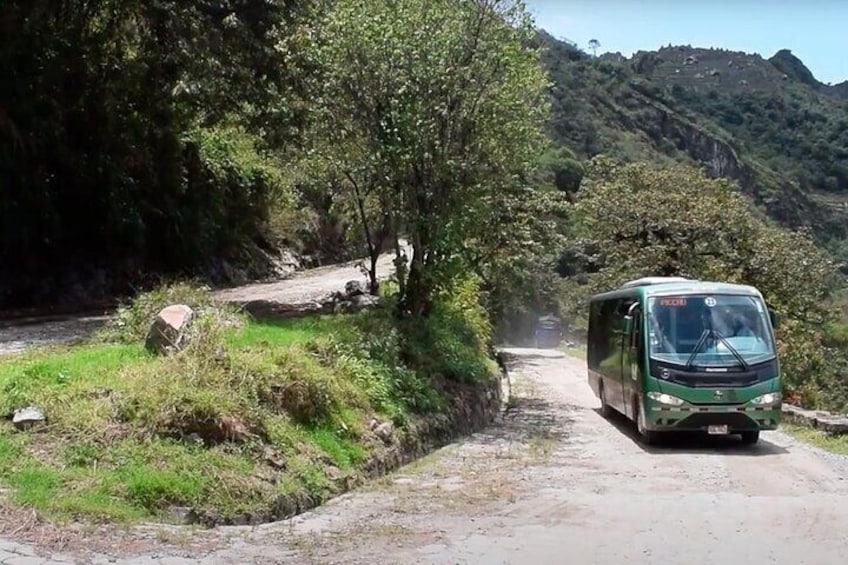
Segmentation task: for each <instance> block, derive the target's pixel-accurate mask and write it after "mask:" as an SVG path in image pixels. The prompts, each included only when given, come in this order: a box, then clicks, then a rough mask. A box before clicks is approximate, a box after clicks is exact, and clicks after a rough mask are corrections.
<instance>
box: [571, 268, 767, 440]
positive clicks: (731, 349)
mask: <svg viewBox="0 0 848 565" xmlns="http://www.w3.org/2000/svg"><path fill="white" fill-rule="evenodd" d="M776 325H777V315H776V314H775V312H774V311H773V310H772V309H770V308H769V307H768V306H767V305H766V303H765V301H764V300H763V297H762V295H761V293H760V292H759V291H758V290H757V289H756V288H754V287H752V286H746V285H737V284H726V283H719V282H707V281H697V280H690V279H686V278H682V277H645V278H641V279H637V280H634V281H630V282H628V283H626V284H624V285H622V286H621V287H620V288H618V289H616V290H612V291H610V292H605V293H602V294H597V295H595V296H592V297H591V299H590V301H589V331H588V336H587V337H588V339H587V343H588V351H587V362H588V379H589V385H590V386H591V387H592V390H593V391H594V393H595V395H596V396H597V397H598V398H599V399H600V402H601V411H602V414H603V415H604V417H608V416H610V415H611V414H612V412H613V411H616V412H620V413H621V414H623V415H624V416H625V417H627V418H629V419H630V420H632V421H634V422H635V423H636V429H637V430H638V432H639V435H640V437H641V439H642V441H643V442H644V443H646V444H653V443H656V441H657V440H658V439H660V437H661V436H662V435H663V433H665V432H674V431H705V432H707V433H709V434H714V435H727V434H739V435H741V437H742V441H743V442H744V443H747V444H754V443H756V442H757V441H758V440H759V437H760V430H774V429H776V428H777V427H778V425H779V423H780V412H781V390H782V389H781V377H780V365H779V363H778V359H777V347H776V344H775V338H774V328H775V327H776Z"/></svg>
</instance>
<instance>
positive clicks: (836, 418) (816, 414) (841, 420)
mask: <svg viewBox="0 0 848 565" xmlns="http://www.w3.org/2000/svg"><path fill="white" fill-rule="evenodd" d="M782 411H783V417H784V419H785V420H786V421H788V422H792V423H794V424H800V425H802V426H808V427H811V428H814V429H817V430H822V431H823V432H826V433H828V434H832V435H842V434H846V433H848V417H845V416H843V415H840V414H832V413H830V412H826V411H823V410H805V409H804V408H801V407H799V406H793V405H791V404H784V405H783V408H782Z"/></svg>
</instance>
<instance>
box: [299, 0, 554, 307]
mask: <svg viewBox="0 0 848 565" xmlns="http://www.w3.org/2000/svg"><path fill="white" fill-rule="evenodd" d="M531 24H532V22H531V20H530V18H529V16H528V15H527V13H526V11H525V9H524V6H523V4H522V3H521V2H518V1H512V0H475V1H463V0H436V1H427V0H396V1H389V0H377V1H374V2H369V3H367V9H366V8H365V5H364V4H363V2H361V1H358V0H339V1H337V2H335V3H334V4H333V6H332V9H330V10H329V12H328V14H327V17H326V20H325V21H324V24H323V26H322V29H321V30H320V34H319V38H318V43H319V44H320V45H321V47H320V49H319V53H320V55H319V59H320V60H321V63H322V69H323V75H322V77H323V80H324V81H325V85H326V90H325V91H324V93H323V94H322V95H321V97H320V99H319V105H320V108H321V115H322V116H323V117H322V118H319V119H316V124H318V125H319V127H318V131H317V132H316V136H318V137H320V138H321V139H322V140H323V146H324V147H325V148H326V151H327V154H328V155H330V158H331V160H332V161H333V162H334V163H335V166H336V167H337V168H338V170H341V171H344V172H345V174H346V175H347V174H348V173H350V175H351V176H354V173H356V172H358V173H359V174H360V177H359V178H360V179H362V180H361V181H357V182H356V183H355V184H356V186H358V187H359V190H360V191H361V192H367V193H368V194H370V195H372V196H373V202H375V203H376V205H377V206H379V207H380V209H381V211H382V212H384V213H385V214H386V215H387V216H388V217H389V218H390V220H389V221H390V225H391V230H392V231H393V234H394V237H395V239H397V237H398V236H399V235H400V232H401V230H402V231H403V232H404V234H405V235H406V236H407V237H408V240H409V242H410V244H411V246H412V257H411V259H410V262H409V265H408V268H404V269H403V270H402V271H401V272H402V273H404V276H402V277H401V279H402V280H401V281H400V289H401V300H400V305H401V309H402V311H404V312H406V313H409V314H412V315H425V314H427V313H428V312H429V310H430V306H431V301H432V297H433V293H434V292H436V291H437V290H438V288H439V287H440V285H441V284H442V283H443V282H446V281H448V280H449V279H450V278H451V277H452V276H453V275H454V274H456V272H457V270H458V269H462V268H464V267H465V265H466V263H467V262H468V261H469V259H471V258H470V257H469V254H470V253H473V258H474V259H476V258H479V257H481V256H484V255H485V253H481V250H480V249H478V248H475V249H474V251H473V252H469V245H468V242H470V241H473V242H475V244H474V246H477V247H479V246H482V245H486V244H487V243H486V242H488V241H495V240H497V239H498V238H486V237H483V234H484V233H486V232H489V231H492V230H501V231H503V232H504V233H509V232H510V231H511V230H512V229H513V228H512V226H513V223H514V222H515V221H516V217H514V216H510V217H506V218H503V221H502V222H501V223H498V224H490V223H485V224H484V223H481V222H483V221H488V220H490V219H491V218H492V215H493V213H494V212H493V210H494V208H493V206H500V205H501V203H500V202H498V199H501V200H503V199H508V198H514V199H525V198H527V197H528V196H530V197H534V194H533V193H532V191H531V192H530V193H529V194H528V191H527V188H526V187H527V183H526V178H527V177H526V174H527V172H528V171H529V169H530V168H531V164H532V163H533V161H534V159H535V157H536V156H537V155H539V153H540V152H541V151H542V150H543V149H544V143H545V138H544V130H543V126H544V122H545V119H546V117H547V111H548V104H547V99H546V96H545V92H546V88H547V86H548V84H547V81H546V78H545V75H544V73H543V71H542V69H541V68H540V64H539V57H538V53H537V52H536V50H534V49H533V48H531V47H530V40H531V38H532V37H533V28H532V25H531ZM321 124H323V125H324V127H323V131H321V130H322V128H321V127H320V126H321ZM351 147H356V148H357V150H356V151H354V152H353V153H352V154H351V152H350V148H351ZM363 156H367V160H365V161H363ZM363 165H364V166H363ZM350 184H351V187H352V188H354V183H353V182H351V183H350ZM474 246H472V247H474Z"/></svg>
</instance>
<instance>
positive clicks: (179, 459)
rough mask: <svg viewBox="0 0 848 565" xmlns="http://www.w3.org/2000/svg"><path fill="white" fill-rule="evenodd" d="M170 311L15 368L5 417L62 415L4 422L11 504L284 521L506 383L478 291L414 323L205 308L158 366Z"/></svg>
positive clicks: (2, 383)
mask: <svg viewBox="0 0 848 565" xmlns="http://www.w3.org/2000/svg"><path fill="white" fill-rule="evenodd" d="M169 298H173V297H172V296H168V295H167V294H159V295H156V296H153V298H150V297H147V298H146V300H147V302H146V303H145V302H144V300H145V299H144V298H143V299H142V300H140V301H139V304H141V305H142V306H138V305H137V306H136V307H134V308H130V309H127V310H125V312H124V315H123V316H122V317H121V324H120V326H119V327H118V328H117V329H116V331H114V332H112V334H111V335H110V336H109V337H108V339H103V340H100V341H98V342H96V343H91V344H87V345H83V346H76V347H73V348H66V349H52V350H49V351H43V352H34V353H28V354H26V355H21V356H14V357H9V358H5V359H3V360H2V361H0V391H2V395H0V415H3V416H11V414H12V412H13V411H14V410H15V409H18V408H21V407H24V406H28V405H31V404H32V405H36V406H39V407H40V408H42V409H43V410H44V412H45V414H46V416H47V418H48V420H47V422H46V423H45V424H42V425H40V426H37V427H35V428H32V429H29V430H26V431H19V430H17V429H15V428H14V426H13V425H12V424H11V422H10V421H9V420H8V419H4V420H3V421H2V422H0V486H3V487H7V488H8V494H7V495H6V498H7V499H8V500H7V501H6V502H5V503H6V504H9V503H12V504H17V505H26V506H31V507H34V508H35V509H37V510H38V511H40V512H41V513H42V514H43V515H45V516H47V517H49V518H51V519H57V520H62V519H81V520H85V521H101V520H110V521H115V520H118V521H135V520H140V519H151V518H153V519H157V520H165V521H168V520H171V519H175V515H177V514H179V513H181V512H182V513H185V512H187V511H188V510H187V509H189V508H190V509H192V513H193V514H195V515H198V516H207V517H209V516H213V517H214V516H219V517H238V518H237V519H235V521H239V520H254V519H255V520H261V519H268V518H272V517H274V516H269V513H270V514H273V513H274V511H273V509H271V510H269V508H270V506H269V504H271V505H272V503H273V502H274V501H275V500H280V501H282V502H281V503H279V504H282V505H283V506H286V505H288V506H291V505H292V504H295V505H296V504H297V503H296V501H298V500H310V501H322V500H325V499H326V498H328V497H330V496H332V495H333V494H335V493H337V492H340V491H342V490H346V488H348V487H349V486H351V484H356V483H357V482H358V481H361V480H362V479H363V477H364V476H366V475H367V474H373V468H372V467H373V462H374V457H375V455H376V454H378V453H380V452H381V451H384V450H386V449H389V448H391V447H392V446H395V447H396V446H398V445H399V444H402V443H404V442H408V441H409V440H410V439H414V438H411V437H410V436H411V435H412V434H414V433H415V432H414V430H415V429H416V423H417V422H420V421H421V420H422V419H425V418H433V417H435V416H437V415H439V414H446V413H449V412H450V411H451V410H453V409H455V407H456V406H455V398H456V397H457V392H458V391H460V392H461V390H462V389H463V387H464V388H465V389H466V390H472V389H475V388H479V386H480V385H481V384H483V383H486V382H490V379H492V378H494V377H495V376H496V375H497V366H496V364H495V363H494V362H493V361H492V360H491V359H490V358H489V356H488V355H487V349H486V345H485V344H486V342H487V338H488V335H489V328H488V326H487V324H486V323H485V317H484V316H483V315H482V313H481V312H480V310H479V308H478V307H477V306H476V301H475V294H474V292H473V288H471V287H466V288H461V289H458V290H457V291H456V292H455V294H454V295H453V296H452V297H450V298H444V299H442V300H441V302H440V303H439V305H438V307H437V309H436V312H435V314H434V315H433V316H432V317H431V318H430V319H429V320H427V321H426V322H418V323H407V324H405V323H403V322H398V321H396V320H395V319H394V318H393V317H392V316H391V315H390V312H389V310H390V307H391V305H390V304H387V305H386V307H384V308H381V309H377V310H372V311H368V312H362V313H359V314H354V315H348V316H329V317H322V318H314V319H303V320H297V321H286V322H278V323H267V322H266V323H258V322H252V321H249V320H238V319H237V317H236V318H234V320H235V322H238V323H223V321H222V320H224V319H226V318H227V317H226V316H222V315H221V311H220V310H218V309H216V308H215V307H210V306H212V305H211V303H210V302H209V301H206V300H205V299H203V300H199V301H197V302H198V303H199V304H200V305H201V307H202V306H205V307H206V310H203V309H202V308H201V311H202V312H205V313H202V314H201V315H200V317H199V318H198V320H197V321H196V322H195V328H196V330H195V335H194V338H193V341H192V344H191V345H190V346H189V348H188V349H186V350H185V351H183V352H181V353H179V354H176V355H171V356H168V357H156V356H153V355H151V354H149V353H147V352H146V351H145V350H144V348H143V345H142V343H141V340H140V339H137V337H138V334H139V331H140V329H141V328H142V327H143V324H142V320H144V321H145V322H146V321H147V320H146V314H147V313H148V312H149V311H151V310H155V308H156V307H158V304H157V301H159V302H161V301H167V300H166V299H169ZM389 302H390V300H389ZM229 321H230V322H232V321H233V320H229ZM0 492H2V491H0ZM292 501H295V502H294V503H293V502H292ZM279 504H278V506H279ZM289 510H290V508H289ZM286 512H287V510H286V508H282V509H280V510H279V513H286ZM288 513H289V514H290V513H291V512H288ZM213 521H214V520H213Z"/></svg>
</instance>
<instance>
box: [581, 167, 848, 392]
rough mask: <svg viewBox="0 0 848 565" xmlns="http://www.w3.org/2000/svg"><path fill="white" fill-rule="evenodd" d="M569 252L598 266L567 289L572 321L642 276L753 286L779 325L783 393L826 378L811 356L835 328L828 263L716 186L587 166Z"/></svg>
mask: <svg viewBox="0 0 848 565" xmlns="http://www.w3.org/2000/svg"><path fill="white" fill-rule="evenodd" d="M574 213H575V217H576V218H577V220H578V221H577V226H576V227H575V231H574V233H573V237H574V239H575V240H576V242H577V245H578V247H582V248H584V249H591V250H592V251H593V254H594V256H595V257H594V259H595V261H596V262H597V265H599V269H598V270H597V272H595V273H590V274H585V275H583V277H582V281H584V282H585V283H586V284H582V285H581V284H579V283H578V277H576V276H574V277H571V278H570V279H569V282H568V295H567V301H568V303H569V307H570V311H571V313H572V315H575V316H580V315H581V314H583V311H584V310H585V299H586V298H587V297H588V296H589V295H590V294H593V293H595V292H598V291H601V290H605V289H610V288H613V287H616V286H618V285H620V284H621V283H623V282H625V281H626V280H629V279H634V278H638V277H642V276H652V275H659V276H685V277H690V278H696V279H702V280H721V281H727V282H737V283H745V284H751V285H754V286H756V287H757V288H759V289H760V291H761V292H762V293H763V295H764V297H765V298H766V300H767V302H768V303H769V304H770V305H771V306H772V307H774V308H775V309H776V310H777V311H778V312H779V313H780V314H781V315H782V319H783V323H782V324H781V325H780V327H779V331H778V339H779V342H780V352H781V361H782V362H783V368H784V370H785V372H786V375H787V382H788V383H789V386H790V389H791V390H803V391H806V392H808V393H809V391H810V390H813V389H816V388H820V384H821V383H817V385H816V386H809V385H810V383H811V382H814V381H816V380H817V379H818V376H817V374H818V373H820V372H822V371H826V370H827V367H828V363H829V360H828V359H827V358H826V355H825V353H824V352H823V350H822V349H821V347H820V343H821V340H822V338H823V332H824V329H825V325H826V324H827V323H829V322H830V321H832V320H833V319H834V315H835V312H834V309H833V308H832V307H831V306H830V304H831V303H830V296H831V293H832V291H833V289H834V288H836V286H837V284H836V283H837V281H836V278H835V265H834V263H833V261H832V260H831V259H830V258H829V257H828V256H827V255H826V254H825V253H824V252H822V251H821V250H820V248H818V247H817V246H816V244H815V243H814V242H813V240H812V239H811V238H810V237H809V235H808V234H805V233H791V232H788V231H785V230H783V229H781V228H778V227H776V226H774V225H771V224H769V223H767V222H766V221H764V220H762V219H760V218H759V217H758V216H756V215H754V214H752V212H751V207H750V205H749V203H748V201H747V200H746V199H745V198H744V197H743V196H742V195H740V194H739V193H738V192H736V191H735V190H734V189H733V188H732V187H731V186H730V184H729V183H728V182H727V181H725V180H720V179H711V178H708V177H707V176H706V175H704V174H703V173H702V172H700V171H698V170H697V169H694V168H690V167H684V166H679V167H670V168H659V167H654V166H650V165H646V164H643V163H637V164H629V165H619V164H617V163H615V162H614V161H612V160H611V159H609V158H607V157H597V158H595V159H593V161H592V162H591V166H590V168H589V171H588V176H587V180H586V181H584V184H583V186H582V188H581V190H580V192H579V193H578V198H577V203H576V204H575V210H574Z"/></svg>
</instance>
